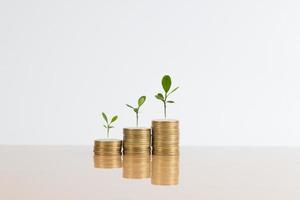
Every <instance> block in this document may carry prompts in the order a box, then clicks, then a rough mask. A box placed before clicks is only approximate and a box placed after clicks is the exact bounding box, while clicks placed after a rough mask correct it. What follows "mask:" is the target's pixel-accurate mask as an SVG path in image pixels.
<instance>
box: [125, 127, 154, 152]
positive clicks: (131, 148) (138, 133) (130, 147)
mask: <svg viewBox="0 0 300 200" xmlns="http://www.w3.org/2000/svg"><path fill="white" fill-rule="evenodd" d="M123 134H124V135H123V153H124V154H125V155H145V154H146V155H148V154H150V153H151V146H150V145H151V129H150V128H140V127H136V128H124V129H123Z"/></svg>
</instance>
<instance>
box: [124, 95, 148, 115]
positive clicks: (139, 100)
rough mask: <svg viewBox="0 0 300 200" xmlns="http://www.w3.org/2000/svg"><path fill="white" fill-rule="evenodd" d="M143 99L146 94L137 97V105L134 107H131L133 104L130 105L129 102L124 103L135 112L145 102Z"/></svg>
mask: <svg viewBox="0 0 300 200" xmlns="http://www.w3.org/2000/svg"><path fill="white" fill-rule="evenodd" d="M145 101H146V96H141V97H140V98H139V99H138V106H137V107H136V108H135V107H133V106H131V105H129V104H126V106H127V107H129V108H131V109H133V111H134V112H135V113H138V112H139V109H140V107H141V106H142V105H143V104H144V103H145Z"/></svg>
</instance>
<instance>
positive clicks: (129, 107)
mask: <svg viewBox="0 0 300 200" xmlns="http://www.w3.org/2000/svg"><path fill="white" fill-rule="evenodd" d="M126 106H127V107H129V108H132V109H134V107H132V106H131V105H129V104H126Z"/></svg>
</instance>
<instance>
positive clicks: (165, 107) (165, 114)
mask: <svg viewBox="0 0 300 200" xmlns="http://www.w3.org/2000/svg"><path fill="white" fill-rule="evenodd" d="M164 116H165V119H166V118H167V105H166V102H165V101H164Z"/></svg>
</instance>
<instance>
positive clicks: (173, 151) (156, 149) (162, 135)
mask: <svg viewBox="0 0 300 200" xmlns="http://www.w3.org/2000/svg"><path fill="white" fill-rule="evenodd" d="M152 145H153V149H152V151H153V155H179V121H178V120H169V119H164V120H153V121H152Z"/></svg>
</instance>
